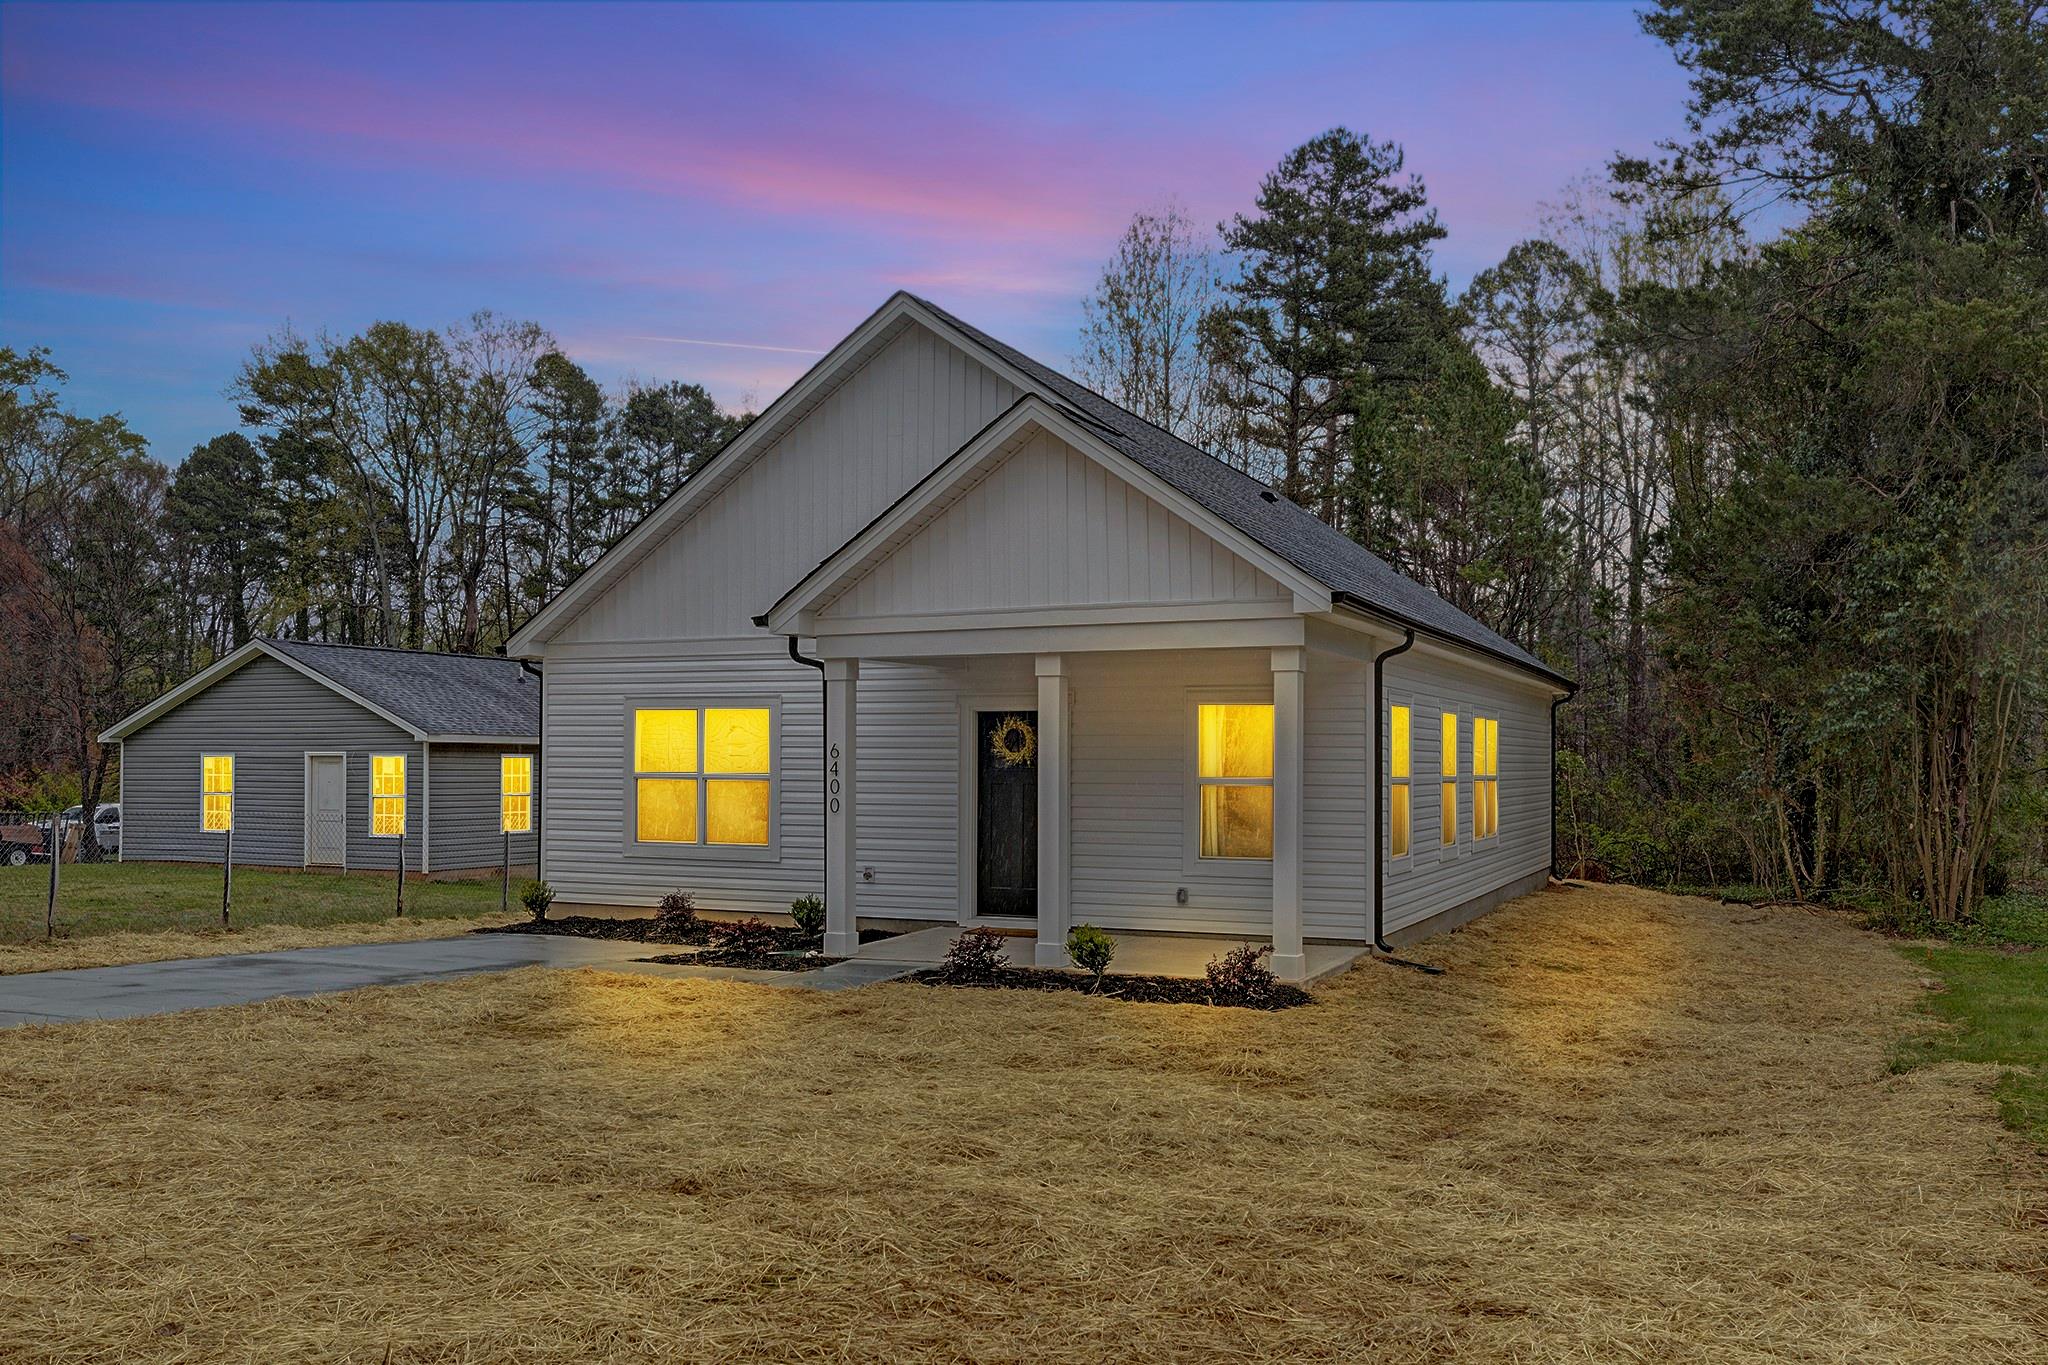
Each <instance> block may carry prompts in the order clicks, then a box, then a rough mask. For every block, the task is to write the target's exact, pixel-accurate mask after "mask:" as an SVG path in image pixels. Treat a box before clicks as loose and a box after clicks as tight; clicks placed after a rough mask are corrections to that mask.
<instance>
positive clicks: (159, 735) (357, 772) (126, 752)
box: [121, 657, 423, 869]
mask: <svg viewBox="0 0 2048 1365" xmlns="http://www.w3.org/2000/svg"><path fill="white" fill-rule="evenodd" d="M308 752H316V753H326V752H344V753H346V755H347V759H348V763H347V767H348V783H347V786H348V804H347V807H346V809H347V813H348V865H349V867H350V868H392V867H395V866H396V865H397V841H396V840H392V839H372V838H370V833H369V823H370V817H369V804H370V755H372V754H404V755H405V756H406V787H407V792H408V796H409V798H410V799H409V800H408V801H407V802H406V865H407V866H408V867H411V868H415V869H417V868H418V867H419V866H420V854H421V852H422V850H421V848H420V838H419V835H420V817H421V805H420V793H421V783H422V780H423V778H422V774H421V764H420V746H419V744H418V743H417V742H416V741H415V740H414V739H413V738H412V736H411V735H409V734H407V733H406V732H405V731H404V730H401V729H399V728H398V727H397V726H395V725H393V724H391V722H389V721H387V720H385V719H383V718H382V717H381V716H378V715H377V714H375V713H374V712H371V711H368V710H365V709H364V708H363V707H360V706H358V705H356V704H355V703H354V702H352V701H349V700H348V699H347V698H345V697H342V696H339V695H337V694H336V693H334V692H333V691H331V690H329V689H328V688H326V687H323V686H321V685H320V684H319V683H317V682H315V681H313V680H312V679H311V678H308V677H306V676H305V675H304V674H302V673H300V672H298V671H297V670H295V669H292V668H288V667H286V666H285V665H284V664H281V663H279V662H278V661H277V660H275V659H272V658H268V657H258V658H255V659H252V660H251V661H250V662H248V663H247V664H244V665H243V666H242V667H241V668H238V669H236V670H235V671H234V672H233V673H230V674H229V675H228V676H226V677H225V678H222V679H221V680H220V681H218V682H216V683H214V684H213V686H211V687H209V688H207V689H206V690H205V691H203V692H200V693H198V694H197V695H195V696H193V697H190V698H188V699H187V700H186V701H185V702H184V703H183V704H182V705H180V706H178V707H176V708H175V709H173V710H171V711H168V712H166V713H164V714H163V715H162V716H159V717H158V718H157V719H155V720H154V721H151V722H150V723H149V724H148V725H146V726H144V727H143V728H142V729H140V730H138V731H136V732H135V733H134V734H131V735H129V736H128V737H127V738H126V739H124V740H123V741H122V744H121V767H122V776H121V796H122V803H121V826H122V828H121V855H122V858H123V860H124V861H131V862H137V861H149V860H163V861H170V862H217V861H219V859H220V856H221V844H222V836H221V835H219V834H207V833H203V832H201V830H200V828H199V759H200V756H201V755H202V754H227V753H231V754H233V755H234V756H235V861H236V862H238V863H246V864H254V865H261V866H267V867H299V866H302V865H303V864H304V863H305V854H306V822H305V811H306V754H307V753H308Z"/></svg>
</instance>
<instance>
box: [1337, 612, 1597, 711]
mask: <svg viewBox="0 0 2048 1365" xmlns="http://www.w3.org/2000/svg"><path fill="white" fill-rule="evenodd" d="M1330 602H1331V604H1332V605H1334V606H1341V607H1349V608H1350V609H1351V610H1352V611H1354V612H1356V613H1358V614H1359V615H1361V616H1370V617H1372V618H1374V619H1375V620H1380V621H1388V622H1391V623H1392V624H1394V625H1395V626H1398V627H1399V628H1400V629H1402V630H1405V631H1407V632H1408V635H1409V637H1410V643H1413V637H1414V636H1415V635H1416V634H1417V633H1418V632H1420V633H1421V634H1423V635H1427V636H1429V637H1430V638H1431V639H1433V640H1436V641H1439V642H1441V643H1443V644H1446V645H1449V646H1451V648H1453V649H1469V650H1471V651H1473V652H1474V653H1476V654H1484V655H1486V656H1487V657H1488V658H1490V659H1492V660H1494V661H1495V662H1496V663H1503V664H1506V665H1507V666H1508V667H1510V668H1513V669H1517V670H1519V671H1521V672H1523V673H1529V674H1533V675H1534V676H1536V677H1539V678H1542V679H1545V680H1546V681H1548V682H1552V683H1556V684H1557V685H1558V686H1559V687H1568V688H1570V689H1571V690H1572V691H1574V692H1576V691H1578V690H1579V685H1578V684H1577V683H1575V682H1573V681H1572V680H1571V679H1570V678H1567V677H1566V676H1565V675H1564V674H1562V673H1553V672H1551V670H1550V669H1548V668H1546V667H1545V666H1543V665H1542V664H1532V663H1530V662H1529V661H1528V660H1527V659H1517V658H1516V657H1515V656H1514V655H1512V654H1509V653H1508V652H1507V651H1505V650H1500V649H1495V648H1494V647H1493V646H1491V645H1482V644H1479V643H1477V642H1476V641H1472V640H1464V639H1460V638H1459V637H1457V636H1455V635H1446V634H1444V632H1442V631H1440V630H1433V629H1431V628H1430V627H1428V626H1426V625H1423V624H1422V623H1421V622H1420V621H1411V620H1409V619H1408V618H1407V617H1405V616H1402V615H1400V614H1399V613H1398V612H1394V611H1391V610H1389V609H1388V608H1386V607H1383V606H1380V605H1378V604H1377V603H1374V602H1368V601H1366V600H1365V599H1364V598H1363V597H1360V596H1359V595H1358V594H1357V593H1352V592H1333V593H1331V594H1330ZM1402 648H1403V649H1405V648H1407V646H1406V645H1403V646H1402ZM1396 652H1397V653H1398V652H1399V651H1396Z"/></svg>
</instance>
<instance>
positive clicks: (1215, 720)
mask: <svg viewBox="0 0 2048 1365" xmlns="http://www.w3.org/2000/svg"><path fill="white" fill-rule="evenodd" d="M1195 811H1196V822H1197V824H1196V841H1195V854H1196V857H1197V858H1200V859H1204V860H1228V861H1236V862H1250V861H1259V860H1266V861H1270V860H1271V859H1272V857H1273V704H1272V703H1271V702H1251V701H1197V702H1196V703H1195Z"/></svg>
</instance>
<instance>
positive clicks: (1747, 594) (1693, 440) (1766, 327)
mask: <svg viewBox="0 0 2048 1365" xmlns="http://www.w3.org/2000/svg"><path fill="white" fill-rule="evenodd" d="M1643 22H1644V26H1645V28H1646V29H1647V30H1648V31H1649V32H1650V33H1651V34H1652V35H1654V36H1655V37H1657V38H1659V39H1661V40H1662V41H1663V42H1664V43H1665V44H1666V45H1668V47H1669V48H1670V50H1671V51H1672V53H1673V55H1674V56H1675V57H1676V59H1677V60H1678V61H1679V62H1680V63H1681V64H1682V65H1683V66H1684V68H1685V69H1686V70H1687V72H1688V73H1689V75H1690V77H1691V91H1692V94H1691V99H1690V103H1689V108H1688V113H1689V127H1690V129H1691V132H1690V134H1689V136H1688V137H1687V138H1685V139H1683V140H1682V141H1680V142H1678V143H1675V144H1673V145H1671V146H1668V147H1666V148H1663V149H1662V151H1661V153H1660V154H1659V155H1657V156H1655V157H1649V158H1640V159H1636V158H1621V159H1618V160H1616V161H1615V162H1614V163H1613V164H1612V165H1610V166H1609V167H1607V168H1606V170H1605V172H1604V173H1602V174H1597V175H1593V176H1590V177H1588V178H1586V179H1584V180H1582V181H1580V182H1578V183H1576V184H1574V185H1571V186H1569V187H1566V189H1565V191H1564V192H1563V193H1562V194H1561V195H1560V197H1559V200H1558V202H1557V203H1556V204H1555V205H1553V206H1551V207H1550V208H1548V209H1547V210H1546V211H1545V212H1544V214H1543V215H1542V218H1541V220H1540V222H1539V223H1537V224H1536V225H1535V226H1536V230H1535V231H1534V232H1533V233H1531V235H1530V236H1529V237H1528V238H1527V239H1526V240H1524V241H1522V242H1520V243H1518V244H1516V245H1515V246H1514V247H1512V248H1511V249H1510V250H1509V251H1507V252H1506V253H1505V255H1504V256H1503V258H1502V259H1501V260H1500V261H1499V262H1498V263H1496V264H1494V265H1493V266H1491V267H1490V268H1488V269H1486V270H1483V271H1481V272H1480V273H1479V274H1478V275H1477V276H1476V277H1475V278H1474V279H1473V280H1472V281H1471V283H1470V285H1469V287H1467V288H1466V289H1465V290H1463V291H1462V292H1461V293H1458V294H1457V295H1455V296H1453V295H1452V293H1451V291H1450V290H1449V289H1448V288H1447V286H1446V284H1445V282H1444V281H1443V280H1442V278H1441V277H1439V276H1438V275H1436V274H1435V273H1434V271H1433V268H1432V258H1431V248H1432V246H1433V245H1434V244H1435V243H1436V242H1438V241H1439V240H1441V239H1442V238H1443V236H1444V231H1445V230H1444V228H1443V226H1442V225H1441V224H1440V223H1439V221H1438V218H1437V216H1436V213H1435V211H1434V210H1433V209H1432V208H1431V207H1430V204H1429V201H1428V196H1427V192H1426V189H1425V187H1424V185H1423V183H1422V181H1421V180H1420V179H1419V178H1418V177H1416V176H1413V175H1410V174H1407V173H1406V171H1405V167H1404V163H1403V156H1402V153H1401V149H1400V148H1399V147H1397V146H1395V145H1394V144H1392V143H1391V142H1385V141H1375V140H1373V139H1372V138H1370V137H1368V136H1363V135H1360V134H1357V133H1354V132H1352V131H1349V130H1346V129H1342V128H1340V129H1335V130H1332V131H1331V132H1329V133H1326V134H1324V135H1322V136H1321V137H1318V138H1315V139H1313V140H1311V141H1310V142H1307V143H1305V144H1304V145H1302V146H1300V147H1298V148H1296V149H1294V150H1293V151H1291V152H1290V153H1288V154H1287V156H1285V157H1284V158H1282V159H1281V161H1280V163H1279V164H1278V165H1277V166H1276V167H1275V168H1274V169H1273V171H1272V172H1271V173H1270V174H1268V175H1267V176H1266V177H1265V179H1264V181H1263V183H1262V185H1261V187H1260V190H1259V193H1258V196H1257V199H1256V201H1255V203H1254V204H1253V205H1252V207H1251V208H1250V209H1249V210H1248V211H1246V212H1242V213H1239V214H1237V215H1235V216H1234V217H1232V218H1231V219H1230V220H1229V221H1227V222H1224V223H1222V224H1220V225H1218V227H1217V229H1216V230H1215V231H1214V232H1213V233H1211V232H1209V231H1208V230H1206V229H1204V228H1203V227H1201V226H1200V225H1197V224H1196V223H1195V222H1193V221H1192V220H1191V218H1190V217H1189V215H1188V214H1187V213H1186V211H1185V210H1183V209H1181V208H1179V207H1177V206H1176V205H1172V204H1169V205H1167V206H1165V207H1163V208H1160V209H1157V210H1153V211H1148V212H1144V213H1140V214H1139V215H1137V217H1136V218H1135V219H1134V220H1133V221H1132V222H1131V224H1130V227H1129V229H1128V230H1127V231H1126V232H1125V234H1124V236H1123V238H1122V240H1121V241H1120V242H1119V243H1118V244H1117V248H1116V251H1115V254H1114V255H1113V257H1112V258H1111V260H1110V261H1109V263H1108V265H1107V266H1106V267H1105V269H1104V271H1103V272H1102V276H1101V278H1100V281H1099V282H1098V284H1097V286H1096V287H1095V289H1094V291H1093V293H1092V294H1091V295H1090V296H1089V298H1088V299H1087V300H1086V303H1085V306H1084V315H1085V322H1084V327H1083V333H1082V338H1081V346H1080V350H1079V353H1078V355H1077V357H1076V361H1077V367H1078V368H1079V370H1080V371H1081V372H1082V374H1083V376H1084V377H1085V378H1087V379H1088V380H1089V381H1090V382H1092V383H1093V384H1094V385H1095V386H1097V387H1098V388H1100V389H1102V390H1103V391H1104V392H1105V393H1107V394H1109V395H1110V396H1111V397H1114V398H1116V399H1117V400H1118V401H1119V402H1121V403H1123V404H1125V405H1126V406H1128V407H1131V408H1133V409H1134V410H1136V411H1137V412H1139V413H1140V414H1141V415H1143V416H1144V417H1146V418H1148V419H1149V420H1151V421H1153V422H1155V423H1156V424H1158V425H1160V426H1162V427H1165V428H1167V429H1169V430H1171V431H1174V432H1175V433H1177V434H1179V435H1181V436H1183V437H1185V438H1186V439H1188V440H1190V441H1193V442H1195V443H1196V444H1199V445H1202V446H1205V447H1207V448H1208V449H1210V450H1212V451H1215V452H1216V453H1218V454H1219V455H1221V456H1222V457H1223V458H1225V459H1227V460H1230V461H1231V462H1232V463H1235V464H1237V465H1238V466H1239V467H1241V468H1244V469H1246V470H1248V471H1249V472H1251V473H1253V474H1255V475H1257V476H1258V477H1260V478H1262V479H1265V480H1266V481H1268V482H1269V483H1271V484H1272V485H1273V486H1275V487H1277V488H1278V489H1280V490H1281V491H1283V492H1285V493H1286V494H1287V495H1288V496H1289V497H1291V498H1293V499H1294V500H1295V501H1296V502H1299V503H1300V504H1302V505H1303V506H1304V507H1307V508H1309V509H1310V510H1312V511H1314V512H1315V513H1316V514H1317V515H1318V516H1320V517H1322V518H1323V519H1324V520H1326V521H1328V522H1330V523H1331V524H1332V525H1334V526H1336V527H1337V528H1339V529H1340V530H1342V531H1344V532H1345V533H1346V534H1348V535H1350V536H1352V537H1353V538H1354V539H1356V540H1358V541H1359V542H1360V543H1362V544H1364V545H1366V546H1367V547H1369V548H1371V549H1373V550H1374V551H1376V552H1378V553H1379V554H1381V555H1382V556H1383V557H1385V558H1387V559H1388V560H1390V561H1391V562H1392V563H1393V564H1394V565H1395V566H1396V567H1397V568H1399V569H1401V570H1402V571H1403V572H1405V573H1407V574H1409V575H1410V576H1412V577H1414V578H1416V579H1418V580H1419V581H1421V582H1423V583H1424V584H1426V585H1428V586H1429V587H1431V588H1433V589H1435V590H1436V591H1437V592H1438V593H1440V594H1441V595H1442V596H1444V597H1445V598H1447V599H1449V600H1450V601H1452V602H1453V603H1455V604H1456V605H1458V606H1459V607H1461V608H1463V609H1464V610H1465V611H1467V612H1469V613H1470V614H1472V615H1473V616H1476V617H1478V618H1479V619H1480V620H1482V621H1484V622H1486V623H1487V624H1489V625H1491V626H1492V627H1493V628H1494V629H1496V630H1498V631H1499V632H1501V633H1502V634H1503V635H1506V636H1508V637H1509V638H1511V639H1514V640H1516V641H1518V642H1520V643H1522V644H1523V645H1525V646H1527V647H1529V648H1531V649H1532V650H1534V651H1536V652H1537V653H1538V654H1540V655H1541V656H1543V657H1545V658H1546V659H1549V660H1550V661H1552V662H1553V663H1555V664H1556V665H1557V666H1559V667H1560V668H1562V669H1563V670H1564V671H1566V672H1567V673H1569V674H1570V675H1571V676H1572V677H1574V678H1576V679H1577V680H1578V681H1579V683H1580V685H1581V687H1580V692H1579V694H1578V696H1577V697H1576V699H1575V700H1574V702H1573V703H1572V704H1571V705H1569V706H1567V707H1566V708H1565V709H1564V710H1563V712H1562V713H1561V719H1560V740H1561V742H1562V752H1561V754H1560V757H1559V764H1560V795H1559V806H1560V810H1559V831H1560V840H1561V844H1562V849H1561V853H1562V857H1563V860H1564V862H1565V864H1566V865H1567V867H1573V868H1577V869H1579V870H1582V871H1586V872H1589V873H1594V874H1597V875H1615V876H1621V877H1628V878H1634V879H1642V880H1650V881H1657V882H1663V883H1667V884H1683V883H1693V884H1703V885H1727V884H1729V883H1733V882H1751V883H1755V884H1759V885H1761V886H1764V887H1767V888H1772V889H1775V890H1778V891H1780V892H1783V893H1786V894H1791V895H1795V896H1802V897H1814V896H1823V895H1829V894H1836V893H1849V894H1865V895H1873V896H1876V897H1879V898H1881V899H1882V900H1883V901H1885V902H1886V903H1888V904H1889V905H1890V906H1891V907H1893V908H1894V909H1895V910H1899V911H1904V912H1908V913H1910V914H1925V915H1927V916H1930V917H1932V918H1935V919H1939V920H1944V921H1953V920H1956V919H1958V918H1962V917H1965V916H1967V915H1968V914H1970V913H1971V911H1972V910H1973V909H1974V907H1975V906H1976V904H1977V903H1978V901H1979V899H1980V898H1981V897H1982V896H1983V895H1984V894H1985V893H1986V892H1987V890H1990V891H1996V890H1998V889H2000V888H2001V887H2002V885H2003V883H2004V882H2005V881H2006V879H2007V878H2008V877H2009V876H2010V875H2011V873H2012V872H2013V871H2014V870H2016V869H2017V870H2022V871H2031V872H2033V873H2034V874H2036V875H2038V874H2039V872H2040V870H2041V868H2042V864H2043V855H2044V848H2043V838H2044V835H2043V829H2044V826H2048V772H2044V767H2043V765H2044V763H2048V745H2044V736H2043V710H2044V708H2043V692H2044V686H2048V678H2044V664H2048V660H2044V653H2048V418H2044V411H2048V409H2044V395H2048V190H2044V184H2048V31H2044V21H2043V19H2042V17H2041V15H2040V12H2039V10H2038V7H2036V6H2031V5H2027V4H2020V3H2008V2H2007V0H1984V2H1982V3H1976V4H1965V3H1955V2H1953V0H1882V2H1880V0H1867V2H1865V0H1847V2H1845V3H1837V4H1829V5H1823V6H1814V7H1810V8H1809V7H1802V6H1797V5H1785V6H1728V5H1725V4H1716V3H1709V2H1708V0H1665V3H1663V4H1661V5H1660V6H1659V7H1658V8H1657V9H1655V10H1653V11H1651V12H1650V13H1648V14H1647V15H1646V16H1645V18H1644V20H1643ZM1771 224H1780V225H1782V226H1779V227H1777V228H1775V230H1773V229H1772V228H1771V227H1770V226H1769V225H1771Z"/></svg>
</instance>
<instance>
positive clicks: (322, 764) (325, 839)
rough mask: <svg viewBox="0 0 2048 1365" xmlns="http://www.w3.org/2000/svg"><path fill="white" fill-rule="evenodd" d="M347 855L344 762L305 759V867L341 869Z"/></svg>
mask: <svg viewBox="0 0 2048 1365" xmlns="http://www.w3.org/2000/svg"><path fill="white" fill-rule="evenodd" d="M347 856H348V760H347V759H346V758H343V757H342V756H341V755H340V754H308V755H307V756H306V865H307V866H308V867H316V866H317V867H341V866H344V865H345V864H346V862H347Z"/></svg>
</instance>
